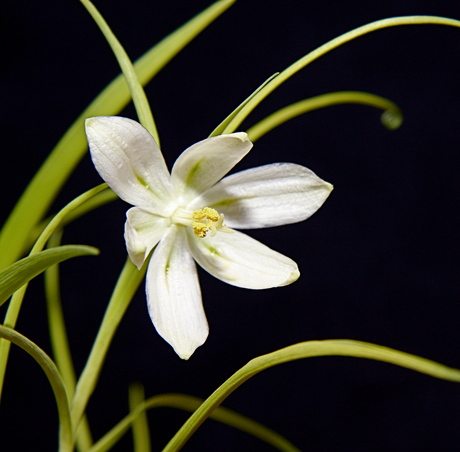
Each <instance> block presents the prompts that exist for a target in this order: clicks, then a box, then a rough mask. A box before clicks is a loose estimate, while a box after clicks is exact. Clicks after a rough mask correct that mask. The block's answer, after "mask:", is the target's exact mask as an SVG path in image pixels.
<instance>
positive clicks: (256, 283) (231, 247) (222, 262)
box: [187, 231, 300, 289]
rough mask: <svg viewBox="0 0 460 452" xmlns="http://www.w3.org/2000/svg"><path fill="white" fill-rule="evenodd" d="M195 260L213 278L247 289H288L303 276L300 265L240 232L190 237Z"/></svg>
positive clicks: (190, 234)
mask: <svg viewBox="0 0 460 452" xmlns="http://www.w3.org/2000/svg"><path fill="white" fill-rule="evenodd" d="M187 237H188V241H189V246H190V251H191V252H192V254H193V257H194V258H195V260H196V261H197V262H198V263H199V264H200V265H201V266H202V267H203V268H204V269H205V270H206V271H207V272H209V273H211V275H213V276H215V277H216V278H218V279H221V280H222V281H225V282H226V283H228V284H231V285H233V286H238V287H244V288H246V289H268V288H270V287H278V286H286V285H287V284H291V283H293V282H294V281H296V280H297V279H298V277H299V276H300V273H299V269H298V267H297V264H296V263H295V262H294V261H293V260H292V259H289V257H286V256H284V255H283V254H280V253H278V252H277V251H274V250H272V249H270V248H269V247H268V246H265V245H264V244H262V243H260V242H258V241H257V240H254V239H253V238H251V237H249V236H248V235H246V234H243V233H241V232H238V231H234V232H233V233H226V232H218V233H217V234H216V235H215V236H214V237H205V238H203V239H201V238H198V237H196V236H195V235H194V234H193V232H190V233H189V234H187Z"/></svg>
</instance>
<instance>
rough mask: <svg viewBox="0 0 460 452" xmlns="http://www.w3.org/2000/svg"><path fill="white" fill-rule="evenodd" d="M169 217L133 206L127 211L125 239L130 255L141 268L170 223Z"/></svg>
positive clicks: (133, 261)
mask: <svg viewBox="0 0 460 452" xmlns="http://www.w3.org/2000/svg"><path fill="white" fill-rule="evenodd" d="M170 223H171V220H170V219H169V218H164V217H159V216H158V215H153V214H151V213H149V212H146V211H145V210H142V209H139V208H138V207H133V208H131V209H129V210H128V211H127V212H126V223H125V241H126V248H127V250H128V254H129V257H130V259H131V261H132V263H133V264H134V265H136V266H137V268H139V269H140V268H141V267H142V265H143V264H144V261H145V259H147V256H148V255H149V254H150V251H152V249H153V247H154V246H155V245H156V244H157V243H158V242H159V241H160V239H161V237H163V235H164V234H165V233H166V229H167V227H168V226H169V225H170Z"/></svg>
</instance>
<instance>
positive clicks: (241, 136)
mask: <svg viewBox="0 0 460 452" xmlns="http://www.w3.org/2000/svg"><path fill="white" fill-rule="evenodd" d="M231 136H232V137H235V138H238V139H239V140H241V141H242V142H243V143H244V142H246V141H250V140H249V136H248V134H247V133H246V132H235V133H232V134H231Z"/></svg>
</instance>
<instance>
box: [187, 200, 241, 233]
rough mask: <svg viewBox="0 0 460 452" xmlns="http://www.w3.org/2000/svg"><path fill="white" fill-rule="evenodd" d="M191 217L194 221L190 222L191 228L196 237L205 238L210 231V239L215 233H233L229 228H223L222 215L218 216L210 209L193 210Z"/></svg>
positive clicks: (215, 211)
mask: <svg viewBox="0 0 460 452" xmlns="http://www.w3.org/2000/svg"><path fill="white" fill-rule="evenodd" d="M192 217H193V219H194V220H195V221H193V222H192V228H193V232H194V233H195V235H196V236H197V237H200V238H205V237H206V236H207V234H208V232H209V231H211V237H214V236H215V235H216V233H217V231H222V232H233V231H232V230H231V229H230V228H226V227H225V223H224V215H223V214H219V213H218V212H217V210H215V209H213V208H212V207H205V208H204V209H198V210H195V211H194V212H193V214H192Z"/></svg>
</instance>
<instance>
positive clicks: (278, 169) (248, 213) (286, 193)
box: [188, 163, 333, 229]
mask: <svg viewBox="0 0 460 452" xmlns="http://www.w3.org/2000/svg"><path fill="white" fill-rule="evenodd" d="M332 188H333V187H332V185H331V184H329V183H327V182H325V181H323V180H322V179H320V178H319V177H318V176H317V175H316V174H315V173H313V171H310V170H309V169H308V168H305V167H304V166H300V165H295V164H294V163H275V164H272V165H265V166H260V167H258V168H252V169H249V170H246V171H241V172H239V173H236V174H232V175H230V176H227V177H225V178H224V179H222V180H221V181H220V182H218V183H217V184H216V185H215V186H214V187H211V188H210V189H208V190H207V191H206V192H204V193H203V194H202V195H201V196H199V197H198V198H195V199H194V200H193V201H192V202H191V203H190V205H189V206H188V208H189V209H190V210H195V209H198V208H202V207H203V206H208V207H213V208H214V209H216V210H217V211H218V212H219V213H223V214H224V215H225V222H226V224H227V226H228V227H230V228H239V229H245V228H248V229H251V228H252V229H254V228H266V227H272V226H280V225H282V224H289V223H297V222H299V221H303V220H305V219H307V218H308V217H310V216H311V215H313V214H314V213H315V212H316V211H317V210H318V209H319V208H320V207H321V205H322V204H323V203H324V201H325V200H326V198H327V197H328V196H329V194H330V192H331V190H332Z"/></svg>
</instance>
